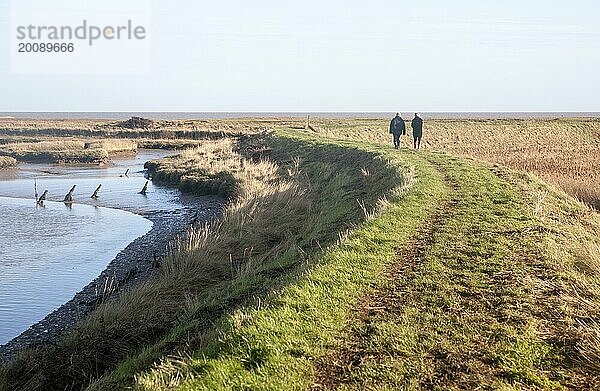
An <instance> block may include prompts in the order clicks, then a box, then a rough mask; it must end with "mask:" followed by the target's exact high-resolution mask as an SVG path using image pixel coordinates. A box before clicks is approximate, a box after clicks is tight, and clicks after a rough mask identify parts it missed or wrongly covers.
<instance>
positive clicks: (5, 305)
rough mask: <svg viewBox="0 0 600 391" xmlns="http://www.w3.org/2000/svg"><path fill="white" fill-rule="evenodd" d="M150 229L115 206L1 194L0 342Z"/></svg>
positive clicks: (148, 224)
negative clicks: (42, 203) (37, 200)
mask: <svg viewBox="0 0 600 391" xmlns="http://www.w3.org/2000/svg"><path fill="white" fill-rule="evenodd" d="M151 227H152V223H151V222H150V221H149V220H147V219H145V218H143V217H141V216H138V215H135V214H133V213H129V212H124V211H120V210H116V209H108V208H101V207H94V206H88V205H77V204H75V205H72V207H67V206H66V205H65V204H63V203H55V202H47V203H46V204H45V207H37V206H36V205H35V202H34V201H33V200H23V199H16V198H5V197H0V233H1V234H0V343H5V342H7V341H8V340H10V339H11V338H13V337H15V336H17V335H18V334H20V333H21V332H22V331H24V330H25V329H27V327H29V326H30V325H31V324H33V323H35V322H37V321H38V320H40V319H42V318H44V316H46V315H47V314H48V313H49V312H51V311H52V310H53V309H54V308H56V307H58V306H60V305H61V304H62V303H64V302H66V301H68V300H69V299H71V297H72V296H73V295H74V294H75V293H76V292H77V291H79V290H80V289H81V288H82V287H84V286H85V285H87V284H88V283H89V282H90V281H91V280H93V279H94V278H95V277H96V276H97V275H98V274H100V272H102V270H104V268H106V265H107V264H108V262H110V260H111V259H113V258H114V257H115V256H116V255H117V254H118V253H119V251H120V250H122V249H123V248H125V247H126V246H127V245H128V244H129V243H130V242H131V241H132V240H134V239H135V238H137V237H138V236H141V235H143V234H145V233H146V232H148V231H149V230H150V228H151Z"/></svg>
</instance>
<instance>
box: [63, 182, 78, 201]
mask: <svg viewBox="0 0 600 391" xmlns="http://www.w3.org/2000/svg"><path fill="white" fill-rule="evenodd" d="M76 186H77V185H73V187H72V188H71V190H69V192H68V193H67V195H66V196H65V199H64V200H63V202H64V203H65V204H72V203H73V192H74V191H75V187H76Z"/></svg>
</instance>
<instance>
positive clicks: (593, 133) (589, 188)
mask: <svg viewBox="0 0 600 391" xmlns="http://www.w3.org/2000/svg"><path fill="white" fill-rule="evenodd" d="M313 124H314V129H315V130H316V131H317V132H318V133H321V134H325V135H328V136H331V137H338V138H339V137H342V138H349V139H355V140H364V141H370V142H376V143H390V144H391V138H390V135H389V134H388V121H387V120H372V119H364V120H361V119H355V120H319V121H315V122H314V123H313ZM407 128H408V130H409V136H408V138H405V139H404V143H405V144H404V145H405V146H407V145H408V143H410V141H409V138H410V126H407ZM424 136H425V137H424V141H423V146H424V147H425V148H428V149H435V150H441V151H445V152H448V153H450V154H453V155H457V156H463V157H474V158H477V159H482V160H485V161H489V162H493V163H499V164H502V165H506V166H508V167H511V168H514V169H518V170H524V171H528V172H532V173H534V174H536V175H538V176H540V177H541V178H542V179H544V180H545V181H547V182H549V183H551V184H553V185H555V186H557V187H559V188H561V189H562V190H564V191H566V192H567V193H569V194H571V195H573V196H575V197H577V198H579V199H580V200H581V201H583V202H585V203H586V204H588V205H590V206H593V207H595V208H596V209H600V175H599V173H598V167H600V119H575V118H573V119H548V120H539V119H529V120H517V119H503V120H500V119H498V120H427V119H425V130H424Z"/></svg>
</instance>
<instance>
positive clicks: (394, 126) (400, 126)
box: [390, 113, 406, 149]
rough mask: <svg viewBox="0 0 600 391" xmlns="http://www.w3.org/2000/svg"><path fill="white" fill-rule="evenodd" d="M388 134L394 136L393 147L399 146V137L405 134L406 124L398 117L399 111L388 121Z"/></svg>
mask: <svg viewBox="0 0 600 391" xmlns="http://www.w3.org/2000/svg"><path fill="white" fill-rule="evenodd" d="M390 134H392V135H393V136H394V148H395V149H398V148H400V138H401V137H402V136H404V135H406V125H405V124H404V120H403V119H402V117H400V113H396V116H395V117H394V118H392V122H390Z"/></svg>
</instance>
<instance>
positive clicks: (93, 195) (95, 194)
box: [90, 184, 102, 200]
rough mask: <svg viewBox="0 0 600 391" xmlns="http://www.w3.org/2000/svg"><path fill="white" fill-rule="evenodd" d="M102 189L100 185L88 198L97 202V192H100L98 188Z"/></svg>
mask: <svg viewBox="0 0 600 391" xmlns="http://www.w3.org/2000/svg"><path fill="white" fill-rule="evenodd" d="M101 187H102V185H101V184H100V185H98V187H97V188H96V190H94V194H92V196H91V197H90V198H92V199H94V200H97V199H98V192H99V191H100V188H101Z"/></svg>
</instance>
